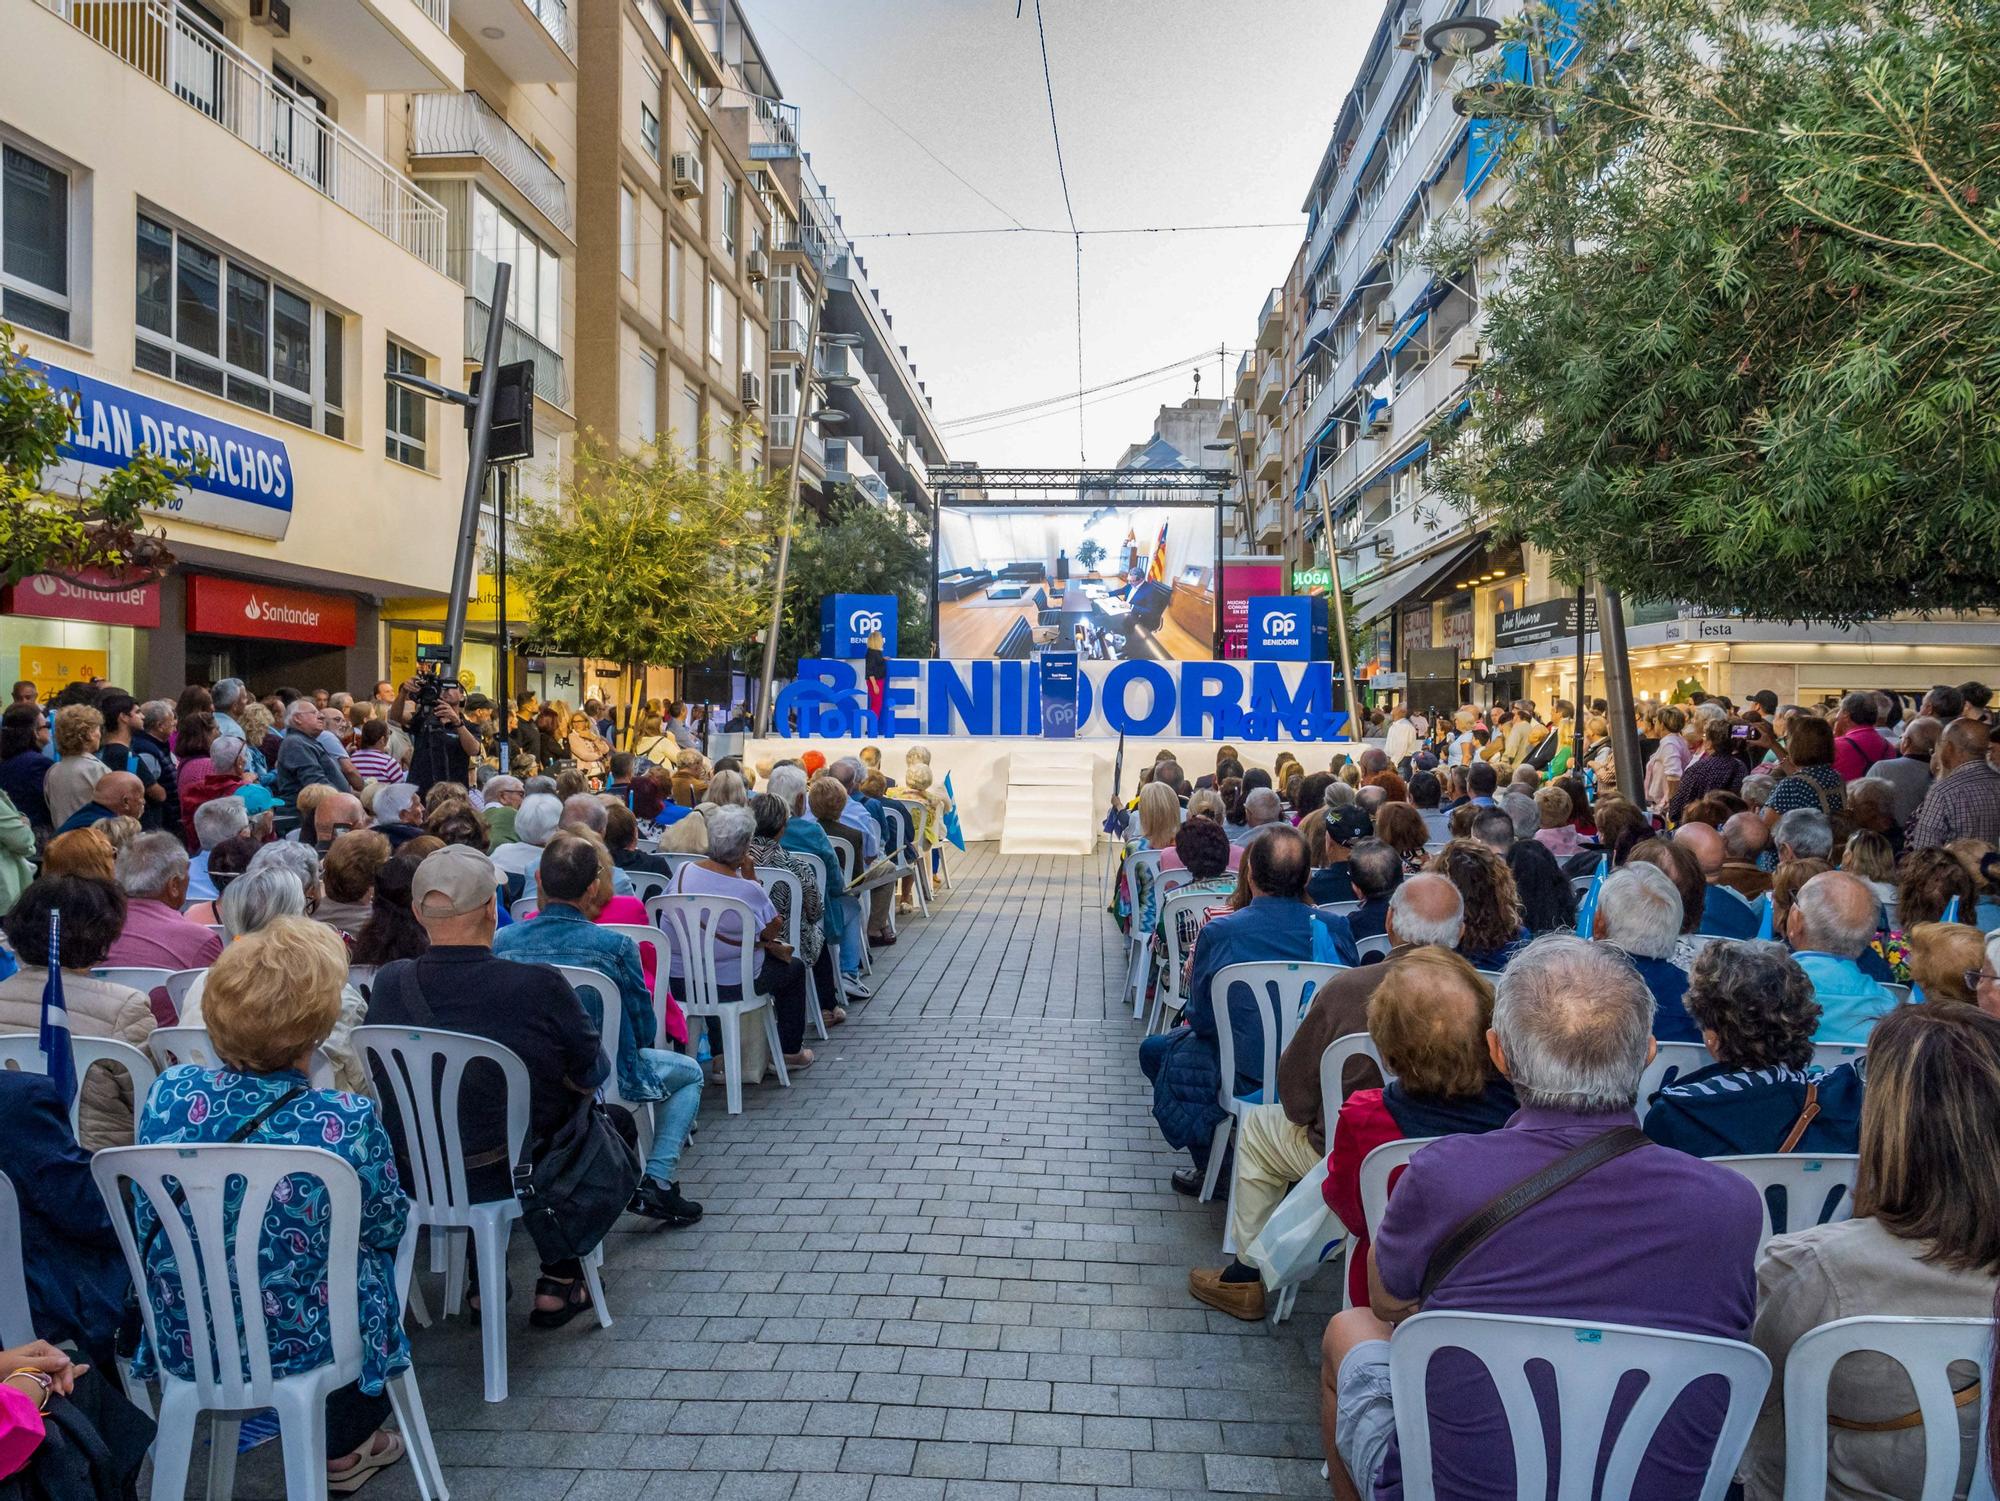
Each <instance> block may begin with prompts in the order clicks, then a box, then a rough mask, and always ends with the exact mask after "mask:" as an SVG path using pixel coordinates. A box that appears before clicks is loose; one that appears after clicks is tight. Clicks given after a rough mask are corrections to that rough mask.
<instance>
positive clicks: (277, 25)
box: [250, 0, 292, 36]
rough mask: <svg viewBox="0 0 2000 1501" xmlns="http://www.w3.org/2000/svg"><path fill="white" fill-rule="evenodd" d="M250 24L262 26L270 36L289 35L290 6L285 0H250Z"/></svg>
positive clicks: (290, 24)
mask: <svg viewBox="0 0 2000 1501" xmlns="http://www.w3.org/2000/svg"><path fill="white" fill-rule="evenodd" d="M250 24H251V25H253V26H261V27H263V28H264V29H265V30H266V31H268V32H270V33H271V35H272V36H290V35H291V34H292V8H291V6H289V5H287V4H286V3H285V0H250Z"/></svg>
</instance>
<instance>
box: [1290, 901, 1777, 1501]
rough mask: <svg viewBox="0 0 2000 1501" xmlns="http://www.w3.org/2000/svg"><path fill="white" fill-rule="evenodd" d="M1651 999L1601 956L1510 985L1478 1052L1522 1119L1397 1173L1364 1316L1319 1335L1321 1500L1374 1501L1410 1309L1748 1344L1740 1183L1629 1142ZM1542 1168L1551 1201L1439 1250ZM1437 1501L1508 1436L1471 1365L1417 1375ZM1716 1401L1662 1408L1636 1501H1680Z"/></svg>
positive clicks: (1694, 1474)
mask: <svg viewBox="0 0 2000 1501" xmlns="http://www.w3.org/2000/svg"><path fill="white" fill-rule="evenodd" d="M1652 1011H1653V1001H1652V996H1651V995H1650V994H1649V992H1648V991H1647V989H1646V984H1645V982H1644V981H1643V980H1642V979H1641V978H1640V977H1639V976H1638V975H1637V974H1636V973H1634V971H1633V969H1632V967H1631V965H1630V964H1628V963H1627V962H1626V961H1625V959H1624V958H1623V957H1622V956H1621V955H1620V954H1619V953H1618V952H1617V950H1616V949H1614V948H1612V947H1611V946H1609V945H1608V944H1593V943H1587V942H1584V941H1583V940H1581V939H1577V938H1570V937H1565V936H1559V935H1551V936H1549V937H1545V938H1540V939H1537V940H1536V941H1535V942H1534V943H1533V944H1531V945H1529V947H1528V948H1527V949H1526V950H1525V951H1524V952H1523V953H1521V954H1520V956H1519V957H1517V958H1516V959H1515V960H1514V962H1513V963H1511V964H1509V965H1508V966H1507V972H1506V974H1505V976H1504V977H1503V978H1502V979H1501V981H1500V984H1499V988H1498V993H1497V995H1496V997H1495V1000H1494V1007H1493V1028H1492V1031H1490V1032H1489V1033H1488V1034H1487V1037H1488V1045H1489V1047H1490V1048H1491V1050H1492V1053H1493V1061H1494V1063H1495V1064H1497V1065H1498V1066H1499V1068H1500V1070H1501V1071H1502V1072H1503V1073H1504V1074H1506V1076H1507V1077H1508V1079H1509V1080H1510V1081H1511V1082H1512V1083H1513V1086H1514V1093H1515V1094H1516V1096H1518V1097H1519V1100H1520V1104H1521V1108H1520V1109H1519V1110H1518V1111H1516V1112H1515V1114H1514V1115H1513V1117H1512V1118H1511V1119H1510V1120H1509V1121H1508V1122H1507V1124H1506V1125H1505V1126H1504V1127H1502V1128H1501V1129H1500V1130H1498V1131H1488V1132H1485V1133H1483V1134H1478V1135H1469V1134H1466V1135H1451V1136H1441V1137H1439V1138H1438V1139H1437V1140H1436V1141H1434V1142H1432V1143H1431V1144H1430V1145H1429V1146H1427V1147H1425V1148H1424V1149H1423V1150H1422V1151H1420V1152H1418V1153H1417V1154H1416V1156H1415V1157H1414V1158H1413V1159H1412V1161H1411V1163H1410V1165H1409V1167H1408V1168H1407V1169H1405V1171H1404V1174H1403V1177H1402V1179H1401V1180H1400V1181H1399V1182H1398V1184H1397V1186H1396V1192H1395V1194H1394V1195H1393V1196H1392V1197H1391V1198H1390V1200H1389V1208H1388V1210H1387V1212H1386V1213H1385V1214H1384V1215H1383V1217H1382V1223H1381V1224H1380V1226H1378V1227H1376V1231H1375V1238H1374V1243H1373V1246H1372V1248H1371V1251H1370V1258H1371V1259H1370V1264H1369V1268H1368V1289H1369V1300H1368V1302H1369V1306H1368V1307H1366V1308H1362V1307H1355V1308H1350V1309H1348V1310H1346V1311H1345V1312H1343V1313H1340V1314H1337V1315H1335V1316H1334V1318H1333V1320H1332V1321H1331V1322H1330V1323H1329V1324H1328V1325H1327V1331H1326V1337H1325V1341H1324V1346H1323V1357H1322V1359H1321V1361H1320V1371H1321V1388H1320V1393H1321V1396H1320V1404H1321V1405H1320V1422H1321V1427H1322V1429H1323V1430H1324V1438H1325V1441H1326V1453H1327V1454H1328V1456H1329V1461H1328V1466H1327V1469H1328V1474H1329V1478H1330V1480H1331V1482H1332V1485H1333V1492H1334V1495H1336V1496H1339V1497H1346V1498H1357V1497H1359V1496H1363V1495H1373V1494H1375V1483H1376V1480H1377V1478H1378V1477H1379V1476H1380V1474H1381V1473H1382V1470H1383V1467H1384V1465H1385V1463H1386V1462H1388V1461H1389V1460H1390V1459H1391V1457H1392V1455H1393V1453H1394V1451H1395V1448H1396V1422H1395V1410H1394V1394H1393V1389H1392V1386H1391V1380H1390V1369H1389V1343H1388V1341H1389V1335H1390V1332H1391V1330H1392V1329H1393V1328H1394V1327H1395V1326H1396V1325H1397V1324H1399V1323H1401V1322H1402V1321H1403V1320H1404V1319H1406V1318H1408V1317H1409V1316H1410V1315H1412V1314H1414V1313H1416V1312H1417V1311H1418V1309H1419V1307H1420V1306H1421V1308H1422V1309H1423V1310H1424V1311H1426V1312H1431V1311H1438V1312H1443V1311H1460V1312H1467V1313H1484V1314H1503V1315H1504V1314H1512V1315H1525V1316H1528V1317H1533V1318H1558V1319H1575V1320H1579V1321H1581V1322H1583V1323H1586V1324H1591V1325H1597V1324H1633V1325H1637V1326H1639V1327H1642V1328H1651V1329H1665V1330H1673V1331H1677V1332H1680V1333H1684V1334H1700V1335H1708V1336H1711V1337H1716V1338H1721V1339H1733V1340H1742V1339H1745V1338H1747V1337H1748V1335H1749V1330H1750V1324H1751V1320H1752V1317H1753V1316H1754V1314H1755V1312H1756V1279H1755V1274H1754V1266H1755V1263H1756V1253H1757V1244H1758V1241H1759V1239H1760V1237H1761V1235H1762V1232H1763V1218H1764V1216H1763V1206H1762V1203H1761V1201H1760V1199H1759V1196H1758V1192H1757V1189H1756V1188H1755V1187H1754V1186H1753V1185H1752V1184H1751V1183H1750V1182H1749V1180H1748V1179H1745V1178H1743V1177H1742V1176H1741V1175H1739V1174H1737V1173H1735V1172H1733V1171H1732V1170H1731V1169H1729V1168H1726V1167H1720V1166H1717V1165H1715V1164H1713V1163H1708V1162H1704V1161H1702V1160H1701V1159H1700V1158H1698V1157H1691V1156H1689V1155H1687V1154H1686V1153H1682V1152H1676V1151H1673V1150H1671V1149H1669V1148H1667V1147H1662V1146H1658V1145H1656V1144H1654V1143H1652V1142H1649V1141H1647V1140H1646V1139H1645V1136H1644V1135H1643V1133H1641V1132H1640V1131H1639V1129H1638V1119H1637V1115H1636V1113H1635V1110H1634V1106H1635V1104H1636V1101H1637V1097H1638V1091H1639V1076H1640V1073H1641V1072H1642V1071H1643V1070H1644V1068H1645V1066H1646V1063H1647V1062H1648V1060H1649V1059H1650V1058H1651V1057H1652V1055H1653V1050H1654V1049H1653V1041H1652V1036H1651V1025H1650V1024H1651V1020H1652ZM1550 1169H1554V1170H1556V1171H1557V1172H1559V1173H1561V1174H1562V1175H1563V1176H1562V1177H1561V1178H1560V1179H1559V1180H1558V1182H1557V1183H1556V1185H1555V1186H1554V1187H1553V1188H1552V1190H1551V1191H1549V1192H1547V1193H1545V1194H1543V1195H1541V1196H1539V1197H1536V1198H1533V1199H1530V1200H1528V1202H1527V1203H1525V1204H1524V1205H1521V1206H1520V1207H1518V1208H1516V1209H1515V1211H1514V1212H1513V1213H1512V1214H1510V1215H1508V1216H1506V1217H1505V1218H1504V1219H1502V1221H1501V1223H1500V1225H1499V1227H1498V1228H1497V1229H1496V1230H1495V1231H1494V1233H1492V1234H1490V1235H1488V1236H1486V1237H1485V1238H1484V1239H1481V1240H1478V1241H1475V1242H1474V1243H1473V1244H1472V1245H1471V1246H1470V1247H1468V1248H1467V1249H1466V1250H1465V1251H1464V1252H1463V1254H1462V1255H1458V1256H1440V1255H1439V1252H1440V1249H1441V1248H1443V1247H1444V1246H1445V1245H1446V1243H1447V1242H1448V1241H1450V1240H1451V1239H1452V1238H1453V1237H1454V1235H1455V1233H1456V1232H1457V1231H1458V1230H1459V1229H1460V1228H1461V1227H1462V1226H1463V1225H1465V1224H1466V1223H1467V1222H1468V1221H1470V1220H1472V1219H1473V1218H1475V1217H1476V1216H1478V1215H1479V1214H1480V1213H1481V1212H1482V1211H1483V1210H1485V1209H1486V1208H1487V1207H1488V1206H1489V1205H1491V1204H1493V1203H1495V1202H1496V1201H1498V1200H1500V1199H1501V1198H1502V1197H1503V1196H1505V1195H1506V1194H1507V1193H1508V1192H1509V1190H1511V1189H1513V1188H1515V1187H1516V1186H1517V1185H1520V1184H1523V1183H1525V1182H1527V1181H1528V1180H1530V1179H1534V1178H1537V1177H1538V1176H1539V1175H1541V1174H1543V1173H1544V1172H1546V1171H1548V1170H1550ZM1428 1400H1429V1406H1430V1410H1431V1411H1432V1412H1448V1413H1450V1414H1451V1417H1452V1422H1451V1425H1450V1428H1449V1430H1448V1431H1446V1430H1441V1431H1437V1432H1434V1433H1433V1435H1432V1440H1433V1449H1432V1461H1433V1464H1434V1466H1435V1473H1436V1479H1437V1490H1438V1494H1440V1495H1454V1496H1476V1495H1486V1494H1489V1493H1490V1492H1491V1490H1492V1479H1493V1471H1492V1464H1493V1455H1494V1454H1495V1453H1496V1452H1500V1451H1502V1450H1503V1449H1504V1448H1505V1447H1506V1445H1507V1444H1508V1442H1509V1438H1508V1434H1509V1427H1508V1422H1507V1419H1506V1416H1505V1415H1504V1413H1503V1412H1502V1410H1501V1408H1500V1405H1499V1402H1498V1400H1497V1397H1496V1395H1495V1393H1494V1390H1493V1387H1492V1383H1491V1381H1490V1380H1489V1379H1488V1377H1487V1376H1486V1374H1485V1372H1484V1371H1483V1370H1481V1369H1480V1368H1479V1367H1477V1366H1476V1365H1473V1364H1471V1363H1469V1362H1466V1363H1460V1364H1458V1365H1448V1363H1445V1362H1440V1363H1439V1364H1438V1365H1436V1366H1434V1367H1433V1368H1432V1369H1431V1371H1430V1374H1429V1387H1428ZM1722 1417H1723V1405H1722V1402H1721V1400H1720V1397H1719V1395H1718V1394H1716V1393H1713V1392H1710V1393H1706V1394H1704V1395H1703V1396H1702V1397H1701V1399H1700V1400H1699V1401H1696V1400H1693V1399H1691V1398H1690V1399H1688V1400H1683V1401H1682V1402H1681V1403H1679V1404H1678V1405H1677V1407H1676V1408H1675V1411H1674V1413H1673V1415H1672V1416H1671V1417H1669V1418H1668V1420H1667V1421H1666V1422H1665V1423H1664V1424H1663V1425H1662V1426H1661V1428H1660V1429H1659V1430H1658V1432H1657V1433H1656V1434H1655V1435H1654V1436H1653V1439H1652V1442H1651V1444H1650V1445H1649V1446H1648V1448H1647V1455H1646V1463H1647V1466H1648V1472H1649V1473H1651V1474H1655V1475H1657V1477H1658V1480H1657V1484H1656V1486H1655V1488H1654V1489H1653V1490H1652V1491H1650V1492H1649V1493H1650V1494H1657V1495H1661V1496H1692V1495H1694V1494H1696V1493H1697V1492H1698V1491H1699V1490H1700V1489H1701V1486H1702V1481H1703V1479H1704V1478H1705V1475H1706V1472H1707V1468H1708V1462H1709V1459H1710V1456H1711V1454H1712V1452H1713V1450H1714V1447H1715V1440H1716V1437H1717V1433H1718V1430H1719V1429H1720V1427H1721V1423H1722Z"/></svg>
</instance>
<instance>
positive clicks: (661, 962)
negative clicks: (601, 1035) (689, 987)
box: [598, 922, 693, 1048]
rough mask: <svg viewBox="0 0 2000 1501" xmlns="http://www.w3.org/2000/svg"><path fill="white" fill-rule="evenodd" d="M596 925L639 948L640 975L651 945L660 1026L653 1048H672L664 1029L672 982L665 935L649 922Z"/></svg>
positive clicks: (656, 1011)
mask: <svg viewBox="0 0 2000 1501" xmlns="http://www.w3.org/2000/svg"><path fill="white" fill-rule="evenodd" d="M598 926H599V927H600V928H602V929H603V930H604V931H605V932H607V933H616V934H618V935H619V936H620V937H621V938H629V939H631V940H632V942H633V943H634V944H636V945H637V946H638V949H639V960H640V964H639V969H640V973H642V974H643V973H644V972H645V958H646V949H647V947H648V946H649V945H650V946H651V948H652V950H653V1015H654V1017H655V1018H656V1019H657V1020H658V1021H659V1023H660V1026H659V1029H658V1031H657V1032H656V1033H655V1034H654V1035H655V1041H654V1043H653V1045H654V1046H655V1047H660V1048H671V1047H672V1046H673V1045H674V1043H673V1039H672V1038H671V1037H670V1036H669V1035H668V1034H667V1029H666V1018H667V1005H666V1002H667V997H668V995H669V994H671V979H670V977H669V975H668V974H667V969H668V960H667V935H666V934H664V933H662V932H661V931H660V930H659V929H658V928H656V927H654V926H653V925H652V924H651V923H637V922H607V923H599V924H598ZM683 1014H685V1013H683ZM689 1037H690V1039H692V1037H693V1034H692V1033H689Z"/></svg>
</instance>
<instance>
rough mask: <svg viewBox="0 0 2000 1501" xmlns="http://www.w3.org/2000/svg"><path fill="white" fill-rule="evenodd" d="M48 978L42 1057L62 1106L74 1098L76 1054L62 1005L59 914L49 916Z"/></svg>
mask: <svg viewBox="0 0 2000 1501" xmlns="http://www.w3.org/2000/svg"><path fill="white" fill-rule="evenodd" d="M48 959H49V977H48V979H47V980H45V981H44V982H43V983H42V1036H41V1043H42V1056H43V1057H45V1058H46V1059H47V1060H48V1066H49V1078H50V1079H51V1080H52V1081H54V1083H55V1086H56V1093H57V1094H59V1095H61V1096H62V1097H63V1103H64V1104H66V1105H67V1104H70V1103H73V1102H74V1101H75V1099H76V1053H75V1051H74V1050H73V1049H72V1048H71V1047H70V1037H69V1007H68V1006H66V1005H65V1004H64V1003H63V984H62V913H61V912H60V911H55V912H51V913H50V914H49V955H48Z"/></svg>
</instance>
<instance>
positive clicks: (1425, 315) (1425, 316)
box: [1389, 309, 1431, 356]
mask: <svg viewBox="0 0 2000 1501" xmlns="http://www.w3.org/2000/svg"><path fill="white" fill-rule="evenodd" d="M1430 317H1431V315H1430V312H1429V310H1428V309H1426V310H1425V311H1424V312H1421V313H1419V314H1417V316H1416V317H1415V318H1414V319H1413V320H1412V321H1411V323H1410V326H1409V327H1408V328H1406V329H1404V330H1403V331H1402V333H1401V334H1399V335H1398V336H1397V338H1396V342H1395V343H1393V344H1391V345H1390V346H1389V353H1390V355H1391V356H1395V355H1399V354H1401V353H1402V352H1403V346H1404V345H1405V344H1407V343H1409V342H1410V340H1411V339H1413V338H1415V337H1416V335H1417V330H1418V329H1420V328H1422V327H1423V326H1424V325H1425V324H1426V323H1428V322H1430Z"/></svg>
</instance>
